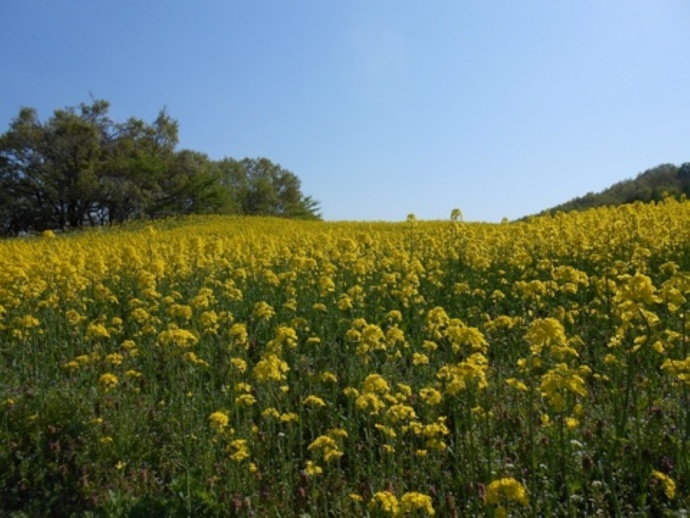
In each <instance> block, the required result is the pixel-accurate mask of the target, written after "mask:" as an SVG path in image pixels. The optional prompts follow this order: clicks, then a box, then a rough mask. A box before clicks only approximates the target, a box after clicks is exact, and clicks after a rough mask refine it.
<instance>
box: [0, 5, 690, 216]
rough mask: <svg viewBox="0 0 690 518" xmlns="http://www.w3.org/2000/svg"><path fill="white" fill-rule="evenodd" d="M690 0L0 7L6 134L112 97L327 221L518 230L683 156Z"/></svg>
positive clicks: (689, 151) (688, 104)
mask: <svg viewBox="0 0 690 518" xmlns="http://www.w3.org/2000/svg"><path fill="white" fill-rule="evenodd" d="M688 27H690V2H688V1H687V0H577V1H572V0H571V1H566V0H562V1H560V0H520V1H514V0H453V1H451V0H424V1H422V0H339V1H331V0H270V1H269V0H146V1H133V0H0V50H1V51H2V61H1V62H0V67H1V69H2V74H1V75H0V131H5V130H6V129H7V127H8V125H9V123H10V121H11V120H12V119H13V118H14V117H16V115H17V114H18V112H19V108H20V107H21V106H31V107H34V108H36V109H37V110H38V112H39V117H40V118H41V119H47V118H48V117H50V115H51V114H52V112H53V110H55V109H56V108H62V107H65V106H76V105H78V104H79V103H82V102H86V103H88V102H90V96H91V95H93V97H94V98H97V99H106V100H108V101H109V102H110V103H111V111H110V113H111V116H112V117H113V118H114V119H115V120H125V119H126V118H128V117H130V116H133V117H137V118H142V119H145V120H147V121H152V120H153V119H155V117H156V115H157V113H158V111H159V110H160V109H161V108H163V107H164V106H165V107H167V110H168V112H169V114H170V115H171V116H172V117H173V118H175V119H176V120H177V121H178V122H179V125H180V149H182V148H189V149H194V150H197V151H202V152H205V153H207V154H208V155H209V156H210V157H211V158H213V159H220V158H222V157H224V156H230V157H233V158H238V159H240V158H244V157H259V156H265V157H267V158H269V159H270V160H272V161H273V162H276V163H279V164H280V165H281V166H283V167H284V168H286V169H289V170H290V171H292V172H294V173H295V174H296V175H297V176H299V178H300V179H301V181H302V190H303V192H305V193H306V194H309V195H311V196H313V197H314V198H315V199H317V200H319V201H320V202H321V208H322V214H323V216H324V217H325V219H328V220H390V221H399V220H404V219H405V217H406V216H407V214H409V213H414V214H415V215H416V216H417V217H418V218H420V219H446V218H448V217H449V216H450V213H451V210H452V209H454V208H459V209H461V210H462V211H463V213H464V216H465V219H467V220H473V221H477V220H481V221H500V220H501V219H502V218H504V217H506V218H509V219H513V218H518V217H521V216H524V215H527V214H533V213H536V212H539V211H540V210H542V209H544V208H547V207H550V206H553V205H556V204H558V203H562V202H565V201H568V200H569V199H571V198H573V197H575V196H579V195H582V194H585V193H586V192H589V191H599V190H601V189H603V188H606V187H608V186H609V185H611V184H612V183H615V182H617V181H620V180H623V179H626V178H631V177H634V176H636V175H637V174H638V173H639V172H642V171H644V170H645V169H648V168H651V167H654V166H656V165H659V164H662V163H674V164H677V165H680V164H681V163H683V162H688V161H690V96H689V92H690V32H688Z"/></svg>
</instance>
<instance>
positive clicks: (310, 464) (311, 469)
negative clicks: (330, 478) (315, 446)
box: [304, 460, 323, 477]
mask: <svg viewBox="0 0 690 518" xmlns="http://www.w3.org/2000/svg"><path fill="white" fill-rule="evenodd" d="M304 472H305V473H306V474H307V475H309V476H310V477H315V476H316V475H320V474H321V473H323V468H321V466H319V465H317V464H316V463H314V461H311V460H308V461H307V465H306V466H305V467H304Z"/></svg>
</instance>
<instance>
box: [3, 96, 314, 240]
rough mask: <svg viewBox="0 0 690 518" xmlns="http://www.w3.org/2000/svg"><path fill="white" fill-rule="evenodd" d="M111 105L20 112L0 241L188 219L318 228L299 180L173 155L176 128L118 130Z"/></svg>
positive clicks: (267, 164)
mask: <svg viewBox="0 0 690 518" xmlns="http://www.w3.org/2000/svg"><path fill="white" fill-rule="evenodd" d="M108 110H109V104H108V103H107V102H106V101H102V100H95V101H93V102H92V104H90V105H87V104H81V105H80V106H79V107H73V108H65V109H60V110H56V111H55V112H54V113H53V115H52V116H51V117H50V118H49V119H48V120H47V121H45V122H41V121H40V120H39V119H38V116H37V113H36V111H35V110H34V109H31V108H22V109H21V110H20V111H19V115H18V116H17V117H16V118H15V119H14V120H13V121H12V123H11V124H10V127H9V129H8V130H7V131H6V132H5V133H4V134H2V135H0V235H15V234H19V233H24V232H30V231H42V230H46V229H52V230H58V229H66V228H72V229H73V228H78V227H82V226H94V225H103V224H109V223H121V222H125V221H130V220H132V219H138V218H159V217H163V216H171V215H181V214H208V213H216V214H245V215H265V216H281V217H288V218H307V219H318V218H319V214H318V203H317V202H315V201H314V200H313V199H312V198H311V197H309V196H305V195H304V194H303V193H302V192H301V189H300V180H299V178H298V177H297V176H295V174H293V173H291V172H290V171H288V170H286V169H283V168H282V167H280V166H278V165H276V164H273V163H272V162H271V161H270V160H268V159H266V158H260V159H244V160H239V161H238V160H235V159H232V158H225V159H222V160H218V161H214V160H210V159H209V157H208V156H206V155H205V154H203V153H201V152H198V151H191V150H176V146H177V143H178V124H177V122H176V121H175V120H173V119H171V118H170V116H169V115H168V114H167V113H166V112H165V110H163V111H161V112H160V113H159V115H158V117H157V118H156V120H155V121H154V122H153V123H150V124H149V123H146V122H144V121H142V120H140V119H136V118H130V119H128V120H127V121H125V122H115V121H113V120H112V119H111V118H110V117H109V116H108Z"/></svg>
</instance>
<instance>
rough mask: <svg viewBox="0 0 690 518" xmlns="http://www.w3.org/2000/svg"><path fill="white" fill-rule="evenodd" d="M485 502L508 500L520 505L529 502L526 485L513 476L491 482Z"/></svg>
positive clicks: (485, 495) (499, 502)
mask: <svg viewBox="0 0 690 518" xmlns="http://www.w3.org/2000/svg"><path fill="white" fill-rule="evenodd" d="M484 502H485V503H487V504H493V505H497V504H502V503H508V502H517V503H519V504H520V505H528V504H529V501H528V499H527V493H526V491H525V488H524V486H523V485H522V484H520V482H518V481H517V480H515V479H514V478H512V477H506V478H501V479H498V480H494V481H493V482H491V483H490V484H489V485H488V487H487V488H486V493H485V494H484Z"/></svg>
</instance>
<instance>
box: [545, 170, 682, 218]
mask: <svg viewBox="0 0 690 518" xmlns="http://www.w3.org/2000/svg"><path fill="white" fill-rule="evenodd" d="M683 195H684V196H686V197H687V198H690V162H686V163H684V164H682V165H680V166H676V165H674V164H661V165H658V166H656V167H653V168H651V169H647V170H646V171H644V172H642V173H640V174H638V175H637V177H635V178H633V179H627V180H623V181H621V182H618V183H615V184H613V185H612V186H611V187H609V188H608V189H604V190H603V191H601V192H598V193H594V192H588V193H587V194H585V195H584V196H579V197H577V198H573V199H572V200H570V201H568V202H566V203H563V204H561V205H557V206H556V207H553V208H551V209H548V210H545V211H544V212H542V214H553V213H556V212H559V211H560V212H569V211H572V210H586V209H590V208H594V207H601V206H605V205H623V204H626V203H634V202H637V201H641V202H643V203H649V202H652V201H661V200H663V199H664V198H665V197H667V196H672V197H674V198H680V197H681V196H683Z"/></svg>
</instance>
